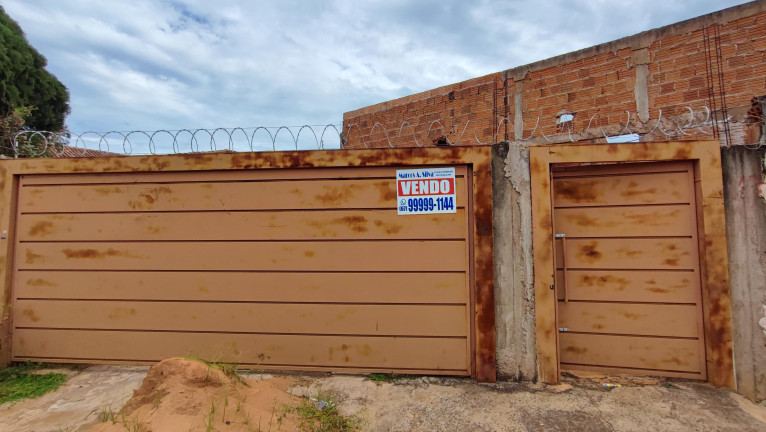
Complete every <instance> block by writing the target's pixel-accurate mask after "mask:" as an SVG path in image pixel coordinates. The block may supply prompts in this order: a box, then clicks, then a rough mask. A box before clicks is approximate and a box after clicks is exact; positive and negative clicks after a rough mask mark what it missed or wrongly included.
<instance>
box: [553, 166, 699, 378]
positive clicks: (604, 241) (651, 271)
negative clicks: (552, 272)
mask: <svg viewBox="0 0 766 432" xmlns="http://www.w3.org/2000/svg"><path fill="white" fill-rule="evenodd" d="M693 181H694V176H693V170H692V164H691V163H654V164H647V163H644V164H632V165H606V166H588V167H579V168H563V169H561V170H559V171H554V172H553V226H554V230H555V233H556V241H555V249H554V251H555V261H554V262H555V265H556V278H555V279H556V291H557V299H558V308H557V324H558V328H559V358H560V362H561V368H562V369H565V370H590V371H599V372H605V373H614V372H618V373H627V374H639V375H662V376H677V377H686V378H698V379H705V378H706V376H707V375H706V374H707V371H706V364H705V343H704V339H705V338H704V332H703V330H702V329H703V321H702V297H701V289H700V269H699V253H698V242H697V222H696V203H695V197H694V192H693V191H694V186H693Z"/></svg>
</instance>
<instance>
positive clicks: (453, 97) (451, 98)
mask: <svg viewBox="0 0 766 432" xmlns="http://www.w3.org/2000/svg"><path fill="white" fill-rule="evenodd" d="M447 97H448V98H449V100H450V102H452V101H453V100H455V92H453V91H451V92H449V94H448V95H447Z"/></svg>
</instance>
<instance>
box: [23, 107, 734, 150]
mask: <svg viewBox="0 0 766 432" xmlns="http://www.w3.org/2000/svg"><path fill="white" fill-rule="evenodd" d="M680 108H682V109H683V111H684V112H683V114H680V115H676V116H667V115H665V114H664V113H663V111H662V109H660V110H659V111H658V117H657V118H656V119H653V120H652V119H650V120H649V121H647V122H641V121H639V120H637V119H638V113H637V112H631V111H625V115H626V118H625V122H624V123H623V122H620V123H619V124H618V125H611V126H606V128H605V127H603V126H598V124H599V123H600V120H601V119H600V116H601V111H600V110H599V111H596V112H595V113H594V114H592V115H591V117H590V119H589V120H588V123H587V125H586V126H585V127H584V128H583V129H582V130H581V131H579V132H577V131H575V130H574V123H575V122H574V115H576V114H575V113H568V114H570V115H571V116H572V117H571V118H570V119H569V120H567V121H561V117H560V116H554V117H553V118H552V120H553V122H554V124H555V125H556V127H557V133H556V134H555V135H546V134H545V132H544V130H543V129H544V128H543V127H541V123H542V119H543V117H542V116H537V117H536V119H535V125H534V127H533V128H532V131H531V132H530V133H529V136H527V137H525V136H523V135H522V136H519V135H518V134H517V133H516V131H515V128H514V127H513V126H514V125H515V123H514V117H513V116H505V117H501V116H498V117H497V127H496V128H494V131H493V134H492V138H491V139H490V141H487V142H483V141H482V140H481V139H480V138H479V136H478V135H477V133H476V130H475V129H476V128H475V127H474V128H473V130H471V132H473V137H471V136H470V135H469V136H467V137H466V132H468V131H469V127H470V126H471V125H472V124H474V125H478V124H479V122H477V121H474V122H473V123H472V121H471V120H468V121H466V122H465V123H464V124H462V123H454V124H452V125H451V126H450V128H449V129H448V128H447V127H445V126H444V124H443V123H442V122H441V120H439V119H437V120H432V121H430V122H429V123H427V124H428V127H427V128H426V127H425V125H426V123H423V124H421V125H416V126H413V125H412V124H411V123H409V122H408V121H406V120H405V121H402V122H401V124H400V125H399V127H398V129H394V130H387V129H386V127H385V125H384V124H383V123H380V122H375V123H374V124H373V125H372V127H371V128H370V129H369V133H367V134H366V136H365V135H364V134H363V131H362V126H360V124H359V123H352V124H348V125H347V126H346V127H345V133H344V132H343V129H344V127H343V126H342V125H336V124H326V125H302V126H274V127H265V126H258V127H250V128H243V127H234V128H214V129H204V128H200V129H179V130H165V129H161V130H157V131H127V132H125V131H109V132H91V131H88V132H81V133H72V132H61V133H57V132H46V131H20V132H18V133H17V134H16V135H15V136H14V139H13V153H14V155H15V156H16V157H19V156H20V155H21V152H20V149H21V148H22V146H24V144H26V143H30V142H33V141H36V142H37V145H35V146H33V147H32V149H31V150H29V149H28V148H25V151H24V154H25V155H26V156H31V157H35V156H42V155H47V154H49V152H52V153H53V155H54V156H61V154H60V153H61V152H62V150H61V149H62V148H64V147H68V151H67V152H66V154H65V156H67V157H78V156H98V155H118V154H120V155H133V154H143V155H146V154H178V153H200V152H216V151H233V152H236V151H250V152H253V151H276V150H301V149H315V150H331V149H341V148H346V147H347V146H348V144H349V143H351V144H354V143H353V142H352V141H351V138H356V139H358V140H359V141H361V144H362V147H363V148H378V147H381V146H371V144H372V143H377V142H383V143H384V144H387V146H388V147H390V148H395V147H399V146H401V147H412V144H414V146H415V147H423V146H424V144H425V143H426V142H427V141H428V139H429V136H431V133H432V132H434V131H438V133H439V135H438V138H439V139H443V140H446V141H447V142H446V144H447V145H471V144H479V145H487V144H492V143H496V142H498V138H500V136H501V134H500V132H501V130H502V127H503V126H504V125H506V124H508V125H511V126H512V127H511V132H510V133H511V135H512V136H511V141H522V142H528V141H532V140H535V139H537V140H538V141H541V142H542V141H544V142H547V143H562V142H567V141H569V142H575V141H584V140H592V139H595V138H602V137H603V138H605V139H606V140H607V141H608V142H609V141H610V140H613V139H616V138H618V137H626V136H630V135H652V134H661V135H663V136H665V137H666V138H667V139H675V138H681V137H686V136H694V135H698V134H702V135H713V134H714V130H715V127H716V122H715V120H713V118H712V117H713V116H712V113H711V111H710V108H708V107H707V106H701V107H699V108H697V110H695V109H694V108H692V107H691V106H683V107H680ZM485 121H486V120H485ZM594 122H595V125H596V126H594ZM721 122H723V120H719V123H721ZM421 126H422V127H421ZM417 129H421V130H423V129H424V130H425V132H421V133H420V134H418V133H417V131H416V130H417ZM461 129H462V131H461V132H460V133H459V135H457V138H456V139H455V140H454V141H450V140H449V138H448V136H449V135H455V134H456V133H457V131H460V130H461ZM522 129H523V122H522ZM607 129H609V131H608V130H607ZM355 130H356V131H355ZM448 130H449V131H450V133H449V134H448V133H447V131H448ZM376 131H377V133H378V134H379V136H380V135H382V136H381V137H380V138H379V139H374V138H373V135H374V134H375V133H376ZM354 132H356V133H357V134H359V135H356V136H355V135H354ZM301 136H304V138H303V140H301ZM504 138H505V136H503V139H504ZM403 139H404V142H402V140H403ZM383 147H385V145H384V146H383ZM96 152H99V153H105V154H97V153H96Z"/></svg>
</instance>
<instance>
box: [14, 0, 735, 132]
mask: <svg viewBox="0 0 766 432" xmlns="http://www.w3.org/2000/svg"><path fill="white" fill-rule="evenodd" d="M736 3H739V1H733V0H726V1H720V0H719V1H714V0H707V1H692V0H686V1H675V2H668V1H659V0H634V1H625V0H619V1H606V0H593V1H582V0H569V1H565V0H552V1H549V2H545V6H542V3H541V2H539V1H508V0H506V1H500V0H485V1H481V2H477V3H474V2H465V1H457V0H453V1H446V0H421V1H406V0H397V1H391V0H388V1H365V2H360V1H351V0H335V1H330V2H307V1H297V0H293V1H282V2H266V1H259V2H246V1H239V2H237V1H226V0H220V1H215V2H210V1H205V0H183V1H180V0H176V1H157V0H154V1H153V0H133V1H130V0H124V1H109V2H98V1H95V0H94V1H87V0H67V1H60V0H37V1H28V0H5V1H4V5H3V6H4V8H5V9H6V12H8V13H9V15H11V17H12V18H14V19H15V20H17V21H18V22H19V24H20V25H21V27H22V28H23V29H24V31H25V32H26V33H27V38H28V39H29V40H30V42H31V43H32V45H33V46H35V47H36V48H37V49H38V50H39V51H40V52H41V53H42V54H43V55H45V56H46V57H47V58H48V69H49V70H50V71H52V72H53V73H54V74H56V75H57V76H58V77H59V79H60V80H61V81H62V82H63V83H64V84H65V85H66V86H67V87H68V88H69V90H70V92H71V95H72V114H71V115H70V117H69V119H68V125H69V127H70V128H71V129H72V130H74V131H83V130H114V129H116V130H130V129H148V130H152V129H182V128H197V127H218V126H226V127H231V126H257V125H266V126H275V125H300V124H307V123H308V124H319V123H323V124H324V123H339V122H340V121H341V118H342V114H343V112H344V111H349V110H353V109H356V108H360V107H363V106H366V105H370V104H374V103H378V102H382V101H385V100H389V99H393V98H396V97H400V96H404V95H407V94H411V93H414V92H418V91H424V90H428V89H431V88H434V87H438V86H442V85H446V84H450V83H453V82H457V81H461V80H465V79H469V78H473V77H477V76H481V75H484V74H488V73H492V72H497V71H500V70H503V69H508V68H511V67H514V66H518V65H521V64H526V63H530V62H533V61H537V60H542V59H545V58H548V57H551V56H554V55H557V54H563V53H566V52H569V51H572V50H576V49H580V48H585V47H588V46H591V45H594V44H598V43H601V42H607V41H610V40H613V39H616V38H619V37H623V36H627V35H630V34H635V33H638V32H640V31H643V30H647V29H649V28H652V27H658V26H662V25H666V24H671V23H673V22H677V21H680V20H683V19H688V18H692V17H694V16H697V15H701V14H704V13H708V12H711V11H714V10H718V9H721V8H724V7H727V6H731V5H733V4H736Z"/></svg>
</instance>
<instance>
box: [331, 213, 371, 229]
mask: <svg viewBox="0 0 766 432" xmlns="http://www.w3.org/2000/svg"><path fill="white" fill-rule="evenodd" d="M330 223H332V224H336V225H347V226H348V227H349V228H351V230H353V231H356V232H358V233H363V232H367V218H366V217H364V216H344V217H342V218H335V219H333V220H331V221H330Z"/></svg>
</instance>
